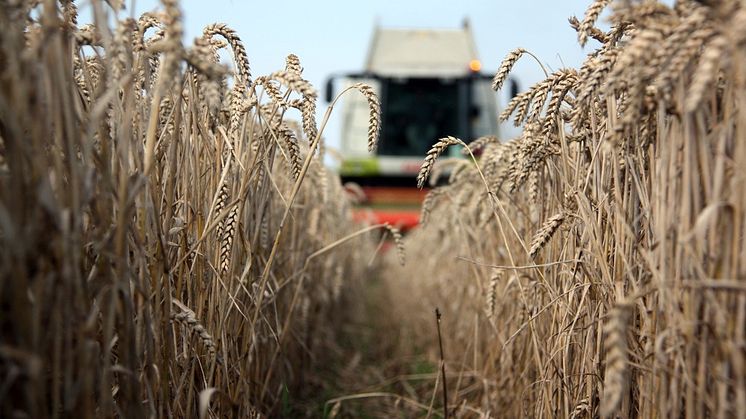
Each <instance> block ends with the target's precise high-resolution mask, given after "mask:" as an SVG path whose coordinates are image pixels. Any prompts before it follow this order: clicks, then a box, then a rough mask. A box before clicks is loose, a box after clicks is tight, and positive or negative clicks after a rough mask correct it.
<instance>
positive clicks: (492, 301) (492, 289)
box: [485, 270, 503, 319]
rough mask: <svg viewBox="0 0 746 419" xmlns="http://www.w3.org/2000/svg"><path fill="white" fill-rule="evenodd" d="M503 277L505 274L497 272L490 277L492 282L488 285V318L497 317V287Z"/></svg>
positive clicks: (486, 305) (486, 307) (486, 308)
mask: <svg viewBox="0 0 746 419" xmlns="http://www.w3.org/2000/svg"><path fill="white" fill-rule="evenodd" d="M502 277H503V272H502V271H500V270H496V271H495V272H494V273H493V274H492V276H491V277H490V282H489V283H488V284H487V295H486V296H485V297H486V300H485V301H486V303H485V310H486V312H487V318H488V319H492V318H493V317H494V315H495V307H496V303H497V285H498V284H499V283H500V281H501V280H502Z"/></svg>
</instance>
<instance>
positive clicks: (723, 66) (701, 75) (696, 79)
mask: <svg viewBox="0 0 746 419" xmlns="http://www.w3.org/2000/svg"><path fill="white" fill-rule="evenodd" d="M730 45H731V40H730V38H727V37H725V36H715V37H714V38H713V39H712V40H711V41H710V42H709V43H708V44H707V45H706V46H705V49H704V52H703V53H702V56H701V57H700V59H699V63H698V65H697V68H696V70H695V71H694V75H693V76H692V83H691V85H690V86H689V94H688V95H687V98H686V102H684V110H685V111H687V112H693V111H694V110H696V109H697V107H699V105H700V103H701V102H702V100H703V99H704V98H705V96H706V95H707V92H708V91H712V89H711V88H712V87H713V84H714V83H715V81H716V80H717V77H718V70H721V71H726V70H727V69H728V67H729V66H730V59H729V58H730V56H731V53H730V51H729V49H730Z"/></svg>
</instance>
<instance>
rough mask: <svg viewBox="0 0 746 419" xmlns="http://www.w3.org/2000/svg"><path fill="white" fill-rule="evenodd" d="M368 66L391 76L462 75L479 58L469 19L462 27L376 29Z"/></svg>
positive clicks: (372, 70)
mask: <svg viewBox="0 0 746 419" xmlns="http://www.w3.org/2000/svg"><path fill="white" fill-rule="evenodd" d="M368 51H369V52H368V60H367V63H366V70H367V71H368V72H370V73H373V74H377V75H381V76H387V77H462V76H465V75H467V74H469V72H470V71H472V70H470V69H469V65H470V63H471V62H472V61H474V60H477V59H478V58H477V50H476V47H475V45H474V38H473V36H472V33H471V29H470V27H469V24H468V23H465V24H464V25H463V27H462V28H459V29H390V28H380V27H377V28H376V29H375V33H374V35H373V40H372V42H371V46H370V49H369V50H368Z"/></svg>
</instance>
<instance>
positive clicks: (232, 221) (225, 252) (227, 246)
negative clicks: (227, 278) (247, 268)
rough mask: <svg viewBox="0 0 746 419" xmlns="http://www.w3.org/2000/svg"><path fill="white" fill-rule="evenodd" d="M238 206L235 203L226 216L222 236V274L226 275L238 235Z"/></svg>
mask: <svg viewBox="0 0 746 419" xmlns="http://www.w3.org/2000/svg"><path fill="white" fill-rule="evenodd" d="M238 207H239V205H234V206H233V208H231V210H230V212H229V213H228V216H227V217H226V218H225V220H224V222H223V223H222V224H223V228H222V233H223V234H222V236H221V237H220V243H221V244H220V275H221V276H224V275H225V274H226V273H227V272H228V271H229V270H230V267H231V252H232V249H233V239H234V238H235V235H236V225H237V223H238Z"/></svg>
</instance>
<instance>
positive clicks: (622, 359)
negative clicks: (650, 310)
mask: <svg viewBox="0 0 746 419" xmlns="http://www.w3.org/2000/svg"><path fill="white" fill-rule="evenodd" d="M633 308H634V307H633V305H632V304H631V303H630V302H626V301H623V302H619V303H617V304H616V305H615V306H614V308H613V309H612V310H611V311H610V312H609V317H608V320H607V322H606V323H605V324H604V335H605V339H604V351H605V357H606V369H605V374H604V391H603V397H601V405H600V408H599V414H600V416H601V417H602V418H608V417H612V416H613V415H614V414H615V413H616V412H617V411H618V409H619V407H620V405H621V403H622V399H623V398H624V392H625V391H626V389H627V385H628V373H627V328H628V326H629V320H630V316H631V315H632V309H633Z"/></svg>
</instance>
